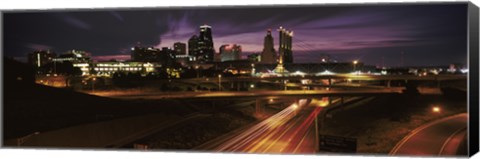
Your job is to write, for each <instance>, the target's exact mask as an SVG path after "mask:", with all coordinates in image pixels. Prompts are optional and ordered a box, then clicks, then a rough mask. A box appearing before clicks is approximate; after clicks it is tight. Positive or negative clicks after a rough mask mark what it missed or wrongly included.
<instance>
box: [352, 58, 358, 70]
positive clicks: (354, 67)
mask: <svg viewBox="0 0 480 159" xmlns="http://www.w3.org/2000/svg"><path fill="white" fill-rule="evenodd" d="M357 63H358V60H355V61H353V72H355V70H356V67H357Z"/></svg>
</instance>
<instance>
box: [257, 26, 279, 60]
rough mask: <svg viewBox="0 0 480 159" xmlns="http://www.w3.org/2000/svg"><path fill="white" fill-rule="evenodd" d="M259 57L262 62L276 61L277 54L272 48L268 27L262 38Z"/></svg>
mask: <svg viewBox="0 0 480 159" xmlns="http://www.w3.org/2000/svg"><path fill="white" fill-rule="evenodd" d="M260 59H261V62H262V63H269V64H273V63H276V62H277V54H276V53H275V49H274V48H273V37H272V31H271V30H270V29H268V30H267V35H266V36H265V38H264V40H263V51H262V54H261V58H260Z"/></svg>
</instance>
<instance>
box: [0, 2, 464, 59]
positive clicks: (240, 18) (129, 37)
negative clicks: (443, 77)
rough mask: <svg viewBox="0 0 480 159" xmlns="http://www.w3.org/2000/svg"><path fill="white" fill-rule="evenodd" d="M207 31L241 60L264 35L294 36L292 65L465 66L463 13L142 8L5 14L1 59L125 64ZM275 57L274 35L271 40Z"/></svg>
mask: <svg viewBox="0 0 480 159" xmlns="http://www.w3.org/2000/svg"><path fill="white" fill-rule="evenodd" d="M203 24H208V25H210V26H212V32H213V39H214V45H215V49H216V50H217V51H218V48H219V47H220V46H221V45H223V44H229V43H235V44H240V45H241V46H242V50H243V52H244V55H243V56H246V55H247V54H250V53H258V52H261V51H262V48H263V38H264V36H265V34H266V30H267V29H269V28H271V29H272V30H274V31H275V30H276V29H277V28H279V27H280V26H283V27H285V28H287V29H289V30H293V31H294V38H293V53H294V62H298V63H306V62H319V61H320V57H319V55H320V54H322V53H323V54H329V55H331V56H332V57H333V58H335V59H337V60H339V61H352V60H360V61H362V62H365V63H367V64H371V65H377V66H378V65H381V64H382V59H384V64H385V65H386V66H400V60H399V59H400V58H401V56H402V55H401V54H402V52H403V54H404V55H403V56H404V65H406V66H431V65H448V64H450V63H464V64H466V61H467V49H466V47H467V5H466V3H463V4H458V3H457V4H455V3H444V4H435V5H432V4H429V5H425V4H416V5H406V4H402V5H399V4H396V5H388V6H382V5H369V6H367V5H357V6H354V5H352V6H345V5H342V6H335V5H333V6H291V7H285V6H277V7H274V6H264V7H259V6H256V7H248V8H245V7H240V8H234V7H214V8H149V9H136V10H134V9H122V10H95V11H89V10H82V11H49V12H45V11H43V12H34V11H30V12H23V13H22V12H8V13H5V14H4V21H3V25H4V30H3V32H4V41H5V43H4V44H5V45H4V47H5V48H4V54H5V56H8V57H15V58H17V59H19V60H20V59H25V57H26V54H28V53H30V52H32V51H33V50H35V49H51V50H53V51H54V52H56V53H63V52H65V51H67V50H70V49H78V50H85V51H87V52H91V53H92V56H94V58H95V59H97V60H109V59H112V58H117V59H128V58H129V57H130V52H129V51H130V49H129V48H130V47H132V46H134V45H136V44H137V43H138V42H140V43H141V44H143V45H145V46H155V47H172V45H173V43H174V42H184V43H187V41H188V39H189V38H190V37H191V36H192V35H194V34H198V31H199V29H198V26H200V25H203ZM273 38H274V42H275V49H276V50H278V45H277V44H278V33H277V32H274V33H273Z"/></svg>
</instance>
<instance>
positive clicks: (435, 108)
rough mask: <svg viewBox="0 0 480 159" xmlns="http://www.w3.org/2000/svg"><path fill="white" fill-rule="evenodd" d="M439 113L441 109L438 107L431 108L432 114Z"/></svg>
mask: <svg viewBox="0 0 480 159" xmlns="http://www.w3.org/2000/svg"><path fill="white" fill-rule="evenodd" d="M441 111H442V109H440V107H438V106H434V107H432V112H434V113H440V112H441Z"/></svg>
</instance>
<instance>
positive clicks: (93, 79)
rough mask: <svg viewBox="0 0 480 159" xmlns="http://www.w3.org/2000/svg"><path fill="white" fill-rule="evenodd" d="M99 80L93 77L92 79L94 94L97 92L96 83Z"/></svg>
mask: <svg viewBox="0 0 480 159" xmlns="http://www.w3.org/2000/svg"><path fill="white" fill-rule="evenodd" d="M96 80H97V78H95V77H93V78H92V93H93V92H95V81H96Z"/></svg>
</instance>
